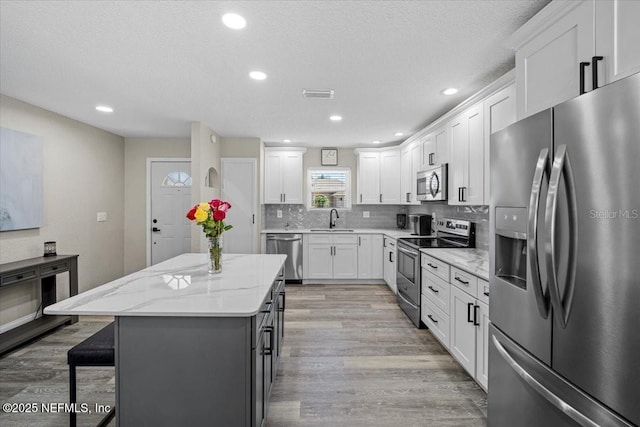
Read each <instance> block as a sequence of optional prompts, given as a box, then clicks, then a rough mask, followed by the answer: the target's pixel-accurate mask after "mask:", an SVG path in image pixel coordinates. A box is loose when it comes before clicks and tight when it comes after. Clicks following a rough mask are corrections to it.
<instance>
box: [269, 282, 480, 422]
mask: <svg viewBox="0 0 640 427" xmlns="http://www.w3.org/2000/svg"><path fill="white" fill-rule="evenodd" d="M270 401H271V404H270V407H269V408H270V413H269V418H268V420H269V426H270V427H276V426H305V427H312V426H349V427H352V426H367V427H374V426H380V427H388V426H402V427H408V426H429V427H439V426H484V425H486V394H485V393H484V391H482V389H481V388H480V387H479V386H478V385H477V384H476V383H475V382H474V381H473V380H472V379H471V377H469V375H467V374H466V372H465V371H464V370H463V369H462V367H460V365H458V364H457V363H456V362H455V361H454V359H453V358H452V357H451V356H450V355H449V353H448V352H447V351H446V350H445V349H444V348H443V347H442V346H441V345H440V343H439V342H438V341H437V340H436V339H435V338H433V337H432V336H431V334H430V333H429V331H427V330H424V329H416V328H415V327H414V326H413V324H412V323H411V322H410V321H409V319H408V318H407V317H406V316H405V315H404V313H403V312H402V311H401V310H400V309H399V308H398V305H397V304H396V302H395V295H394V294H393V293H392V292H391V291H390V290H389V288H388V287H387V286H386V285H343V286H338V285H287V306H286V312H285V340H284V355H283V357H282V359H281V365H280V368H279V371H278V377H277V379H276V382H275V383H274V385H273V390H272V392H271V399H270Z"/></svg>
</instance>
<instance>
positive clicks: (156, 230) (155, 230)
mask: <svg viewBox="0 0 640 427" xmlns="http://www.w3.org/2000/svg"><path fill="white" fill-rule="evenodd" d="M151 231H153V232H154V233H157V232H158V231H160V229H159V228H158V227H153V228H152V229H151Z"/></svg>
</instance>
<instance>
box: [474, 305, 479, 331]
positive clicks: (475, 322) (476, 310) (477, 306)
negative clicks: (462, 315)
mask: <svg viewBox="0 0 640 427" xmlns="http://www.w3.org/2000/svg"><path fill="white" fill-rule="evenodd" d="M479 308H480V306H479V305H474V306H473V326H480V322H478V309H479Z"/></svg>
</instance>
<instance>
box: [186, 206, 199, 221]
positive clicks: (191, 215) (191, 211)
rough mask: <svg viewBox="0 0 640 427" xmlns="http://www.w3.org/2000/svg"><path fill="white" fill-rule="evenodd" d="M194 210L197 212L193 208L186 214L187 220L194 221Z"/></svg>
mask: <svg viewBox="0 0 640 427" xmlns="http://www.w3.org/2000/svg"><path fill="white" fill-rule="evenodd" d="M196 210H198V207H197V206H194V207H193V208H191V210H190V211H189V212H187V218H189V219H190V220H191V221H194V220H195V219H196Z"/></svg>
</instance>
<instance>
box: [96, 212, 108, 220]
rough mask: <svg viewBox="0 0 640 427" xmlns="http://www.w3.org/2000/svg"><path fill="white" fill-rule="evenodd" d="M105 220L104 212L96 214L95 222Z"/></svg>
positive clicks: (105, 214)
mask: <svg viewBox="0 0 640 427" xmlns="http://www.w3.org/2000/svg"><path fill="white" fill-rule="evenodd" d="M106 220H107V213H106V212H98V214H97V215H96V221H98V222H104V221H106Z"/></svg>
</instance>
